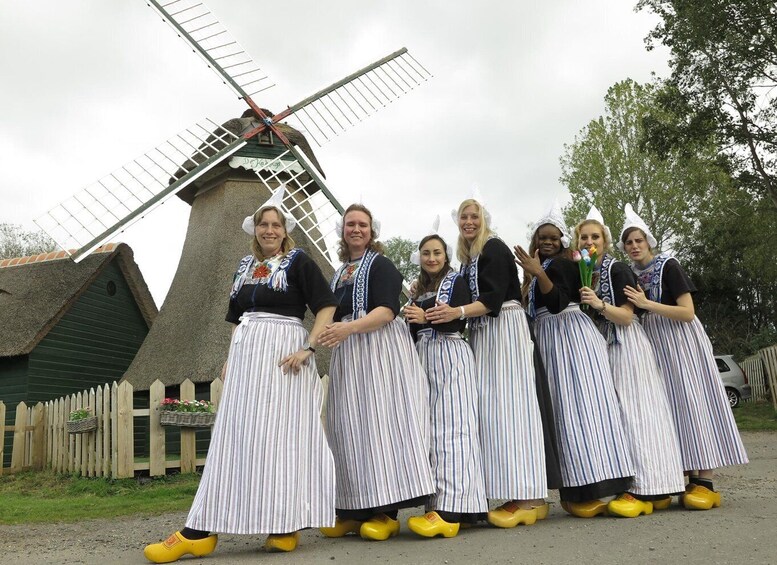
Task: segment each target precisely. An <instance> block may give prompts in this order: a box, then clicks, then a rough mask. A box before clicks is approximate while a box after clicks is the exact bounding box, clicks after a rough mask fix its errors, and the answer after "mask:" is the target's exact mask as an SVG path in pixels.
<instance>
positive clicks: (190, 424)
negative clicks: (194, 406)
mask: <svg viewBox="0 0 777 565" xmlns="http://www.w3.org/2000/svg"><path fill="white" fill-rule="evenodd" d="M215 421H216V414H214V413H213V412H174V411H172V410H162V413H161V415H160V418H159V422H160V423H161V424H162V425H163V426H180V427H182V428H209V427H211V426H212V425H213V422H215Z"/></svg>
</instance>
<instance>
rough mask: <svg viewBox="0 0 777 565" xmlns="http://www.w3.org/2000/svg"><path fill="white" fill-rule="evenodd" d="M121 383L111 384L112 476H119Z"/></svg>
mask: <svg viewBox="0 0 777 565" xmlns="http://www.w3.org/2000/svg"><path fill="white" fill-rule="evenodd" d="M118 439H119V385H118V383H117V382H116V381H113V385H112V386H111V477H113V478H114V479H115V478H117V477H118V476H119V441H118Z"/></svg>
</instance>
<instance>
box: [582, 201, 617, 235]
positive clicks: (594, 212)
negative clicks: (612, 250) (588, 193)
mask: <svg viewBox="0 0 777 565" xmlns="http://www.w3.org/2000/svg"><path fill="white" fill-rule="evenodd" d="M585 219H586V220H596V221H597V222H599V223H600V224H602V226H604V231H605V234H604V235H605V237H606V238H607V239H609V240H610V241H612V232H610V228H609V226H608V225H607V224H605V223H604V216H602V213H601V212H600V211H599V208H597V207H596V205H595V204H594V205H592V206H591V209H590V210H589V211H588V215H587V216H586V217H585Z"/></svg>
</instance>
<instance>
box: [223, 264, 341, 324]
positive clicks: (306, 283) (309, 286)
mask: <svg viewBox="0 0 777 565" xmlns="http://www.w3.org/2000/svg"><path fill="white" fill-rule="evenodd" d="M286 276H287V281H288V286H287V289H286V291H285V292H281V291H277V290H273V289H272V288H270V287H269V286H268V285H266V284H251V281H250V280H248V281H246V283H245V284H244V285H243V286H242V287H241V288H240V290H239V291H238V293H237V295H235V296H234V297H233V298H231V299H230V300H229V310H228V312H227V317H226V320H227V322H231V323H233V324H238V323H240V316H242V315H243V313H245V312H268V313H270V314H280V315H282V316H293V317H295V318H299V319H300V320H302V319H303V318H304V317H305V308H306V306H307V307H309V308H310V311H311V312H313V314H317V313H318V311H319V310H321V308H324V307H326V306H335V305H336V304H337V301H336V300H335V297H334V295H333V294H332V291H331V290H330V288H329V284H327V282H326V279H325V278H324V275H323V274H322V273H321V269H319V268H318V265H316V263H315V261H313V259H311V258H310V257H308V256H307V255H306V254H305V253H304V252H303V253H298V254H297V256H296V257H295V258H294V261H293V262H292V264H291V265H290V266H289V268H288V270H287V272H286Z"/></svg>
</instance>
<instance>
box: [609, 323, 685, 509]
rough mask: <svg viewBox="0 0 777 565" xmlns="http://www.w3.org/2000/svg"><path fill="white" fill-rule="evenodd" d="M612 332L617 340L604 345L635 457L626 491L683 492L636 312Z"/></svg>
mask: <svg viewBox="0 0 777 565" xmlns="http://www.w3.org/2000/svg"><path fill="white" fill-rule="evenodd" d="M615 331H616V332H617V334H618V343H612V344H610V345H609V347H608V348H607V350H608V353H609V356H610V369H611V370H612V376H613V380H614V382H615V390H616V391H617V393H618V399H619V400H620V405H621V410H622V412H623V421H624V425H625V428H626V434H627V435H628V437H629V442H630V444H631V456H632V458H633V460H634V471H635V472H634V482H633V483H632V485H631V487H630V488H629V492H631V493H633V494H638V495H643V496H650V495H661V494H674V493H678V492H683V490H684V489H685V478H684V477H683V466H682V461H681V459H680V444H679V443H678V441H677V431H676V430H675V426H674V419H673V418H672V413H671V410H670V408H669V401H668V399H667V394H666V386H665V384H664V378H663V376H662V375H661V370H660V369H659V368H658V366H657V365H656V360H655V356H654V354H653V347H652V346H651V345H650V341H649V340H648V338H647V336H646V335H645V330H643V329H642V326H641V325H640V324H639V321H638V320H637V317H636V316H634V319H633V321H632V323H631V325H629V326H617V327H616V329H615Z"/></svg>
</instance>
